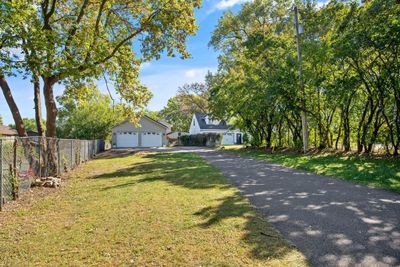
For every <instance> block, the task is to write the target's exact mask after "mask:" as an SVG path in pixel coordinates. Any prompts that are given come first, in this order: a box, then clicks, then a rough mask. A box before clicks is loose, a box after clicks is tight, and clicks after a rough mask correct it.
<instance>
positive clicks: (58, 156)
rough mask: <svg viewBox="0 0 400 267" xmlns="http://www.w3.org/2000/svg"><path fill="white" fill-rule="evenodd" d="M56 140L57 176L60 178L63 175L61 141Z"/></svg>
mask: <svg viewBox="0 0 400 267" xmlns="http://www.w3.org/2000/svg"><path fill="white" fill-rule="evenodd" d="M55 140H56V144H57V165H58V168H57V175H58V176H60V175H61V158H60V156H61V153H60V139H55Z"/></svg>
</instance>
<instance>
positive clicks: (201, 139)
mask: <svg viewBox="0 0 400 267" xmlns="http://www.w3.org/2000/svg"><path fill="white" fill-rule="evenodd" d="M178 140H179V142H178V143H179V145H181V146H216V145H218V144H219V143H220V142H219V141H220V140H221V134H219V133H206V134H192V135H183V136H180V137H179V139H178Z"/></svg>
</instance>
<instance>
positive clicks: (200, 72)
mask: <svg viewBox="0 0 400 267" xmlns="http://www.w3.org/2000/svg"><path fill="white" fill-rule="evenodd" d="M213 70H214V69H210V68H195V69H189V70H187V71H185V77H186V78H188V80H193V81H200V80H204V77H205V76H206V74H207V72H208V71H213Z"/></svg>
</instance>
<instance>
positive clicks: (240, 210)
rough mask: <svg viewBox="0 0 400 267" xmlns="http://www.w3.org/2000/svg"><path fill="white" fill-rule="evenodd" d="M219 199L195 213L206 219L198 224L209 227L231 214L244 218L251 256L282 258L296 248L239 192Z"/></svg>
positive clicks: (245, 235)
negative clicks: (214, 204)
mask: <svg viewBox="0 0 400 267" xmlns="http://www.w3.org/2000/svg"><path fill="white" fill-rule="evenodd" d="M218 200H219V201H221V203H220V204H219V205H217V206H209V207H206V208H203V209H201V210H199V211H198V212H196V213H194V215H196V216H200V217H201V218H202V219H204V220H205V221H204V222H203V223H201V224H199V226H200V227H202V228H208V227H212V226H213V225H217V224H219V223H220V222H222V221H224V220H226V219H230V218H245V219H246V223H245V225H244V230H245V234H244V236H243V237H242V239H243V241H245V242H246V243H247V244H249V245H250V247H251V252H250V257H251V258H256V259H259V260H268V259H282V258H284V257H285V255H287V254H288V253H292V252H293V251H294V250H295V248H294V247H293V246H292V245H290V244H289V243H287V242H286V241H284V240H283V237H282V236H281V235H280V234H279V233H278V232H277V231H276V230H275V229H274V228H273V227H272V226H271V225H270V224H269V223H267V222H266V221H265V220H264V219H263V218H262V217H261V215H259V214H258V212H256V210H255V208H254V207H253V206H251V205H250V203H249V202H248V201H246V200H245V199H244V197H243V196H242V195H241V194H240V193H239V192H236V193H235V194H234V195H231V196H227V197H224V198H220V199H218Z"/></svg>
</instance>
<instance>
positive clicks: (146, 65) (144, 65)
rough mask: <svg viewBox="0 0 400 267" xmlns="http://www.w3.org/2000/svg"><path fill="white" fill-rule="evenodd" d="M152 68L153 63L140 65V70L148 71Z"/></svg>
mask: <svg viewBox="0 0 400 267" xmlns="http://www.w3.org/2000/svg"><path fill="white" fill-rule="evenodd" d="M150 66H151V63H150V62H144V63H142V64H141V65H140V69H142V70H143V69H147V68H149V67H150Z"/></svg>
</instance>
